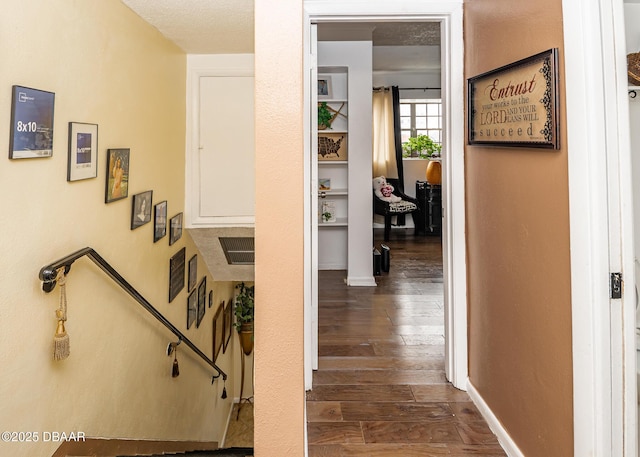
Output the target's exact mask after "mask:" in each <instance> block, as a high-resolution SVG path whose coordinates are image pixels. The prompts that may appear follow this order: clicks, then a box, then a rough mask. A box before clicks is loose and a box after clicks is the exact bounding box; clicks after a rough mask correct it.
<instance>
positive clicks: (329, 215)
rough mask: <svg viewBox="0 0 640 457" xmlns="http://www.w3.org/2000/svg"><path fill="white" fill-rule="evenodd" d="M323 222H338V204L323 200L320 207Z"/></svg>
mask: <svg viewBox="0 0 640 457" xmlns="http://www.w3.org/2000/svg"><path fill="white" fill-rule="evenodd" d="M320 213H321V214H320V216H321V219H322V222H324V223H326V222H336V202H335V201H334V200H324V199H323V200H322V203H321V205H320Z"/></svg>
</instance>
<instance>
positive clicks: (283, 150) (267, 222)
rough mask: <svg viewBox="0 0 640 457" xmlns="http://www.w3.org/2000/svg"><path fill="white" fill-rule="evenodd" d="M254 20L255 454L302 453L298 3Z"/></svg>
mask: <svg viewBox="0 0 640 457" xmlns="http://www.w3.org/2000/svg"><path fill="white" fill-rule="evenodd" d="M255 18H256V19H255V36H256V45H255V46H256V48H255V55H256V61H255V64H256V67H255V81H256V99H255V101H256V105H255V108H256V125H255V129H256V130H255V132H256V231H255V237H256V280H255V283H256V303H258V304H257V306H256V324H255V325H256V328H255V332H256V336H255V338H256V348H255V357H256V359H255V360H256V368H255V372H256V387H255V392H256V403H255V435H254V439H255V450H256V455H258V456H263V457H268V456H302V455H304V454H303V452H304V438H303V437H304V429H305V422H304V414H303V411H304V377H303V238H302V236H303V230H302V227H303V222H304V211H303V195H304V192H303V183H302V176H303V137H302V131H303V127H302V117H303V116H302V46H298V44H301V43H302V2H301V1H299V0H282V1H279V2H273V1H270V0H256V2H255ZM283 138H286V141H283ZM274 187H277V188H281V189H286V192H284V193H281V194H280V197H279V198H277V199H274V198H273V189H274Z"/></svg>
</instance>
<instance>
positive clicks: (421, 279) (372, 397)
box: [307, 229, 506, 457]
mask: <svg viewBox="0 0 640 457" xmlns="http://www.w3.org/2000/svg"><path fill="white" fill-rule="evenodd" d="M375 235H376V236H375V238H376V246H378V247H379V246H380V243H384V244H386V245H388V246H389V247H390V249H391V251H390V253H391V262H390V266H391V268H390V271H389V273H383V274H382V276H378V277H377V278H376V281H377V283H378V287H347V286H346V285H345V283H344V277H345V272H344V271H321V272H320V274H319V291H320V292H319V300H318V301H319V338H318V339H319V341H318V345H319V367H318V370H317V371H316V372H315V373H314V376H313V390H311V391H310V392H308V393H307V418H308V423H307V431H308V439H309V456H310V457H364V456H366V457H385V456H389V457H391V456H393V457H413V456H420V457H429V456H443V455H446V456H450V457H464V456H484V457H504V456H505V455H506V454H505V453H504V451H503V450H502V448H501V447H500V445H499V444H498V441H497V439H496V438H495V436H494V435H493V434H492V433H491V431H490V430H489V428H488V426H487V424H486V423H485V421H484V420H483V418H482V416H481V415H480V413H479V412H478V410H477V409H476V407H475V406H474V404H473V403H472V402H471V400H470V399H469V396H468V395H467V394H466V393H465V392H462V391H459V390H457V389H455V388H454V387H452V386H451V385H450V384H449V383H448V382H447V381H446V379H445V374H444V309H443V289H442V250H441V245H440V239H439V238H437V237H414V236H413V230H398V229H394V230H392V235H391V240H390V241H388V242H384V241H382V240H381V235H382V233H381V232H380V233H378V230H376V231H375Z"/></svg>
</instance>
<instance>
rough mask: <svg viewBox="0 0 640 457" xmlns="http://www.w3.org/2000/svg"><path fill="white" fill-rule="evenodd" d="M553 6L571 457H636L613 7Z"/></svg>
mask: <svg viewBox="0 0 640 457" xmlns="http://www.w3.org/2000/svg"><path fill="white" fill-rule="evenodd" d="M562 6H563V11H564V12H565V14H564V51H565V52H564V54H565V55H564V61H565V62H564V63H565V66H564V68H565V74H566V75H565V77H564V79H565V81H566V82H567V84H566V107H567V137H568V138H567V140H568V165H569V205H570V208H569V210H570V236H571V295H572V321H573V324H572V338H573V391H574V395H573V409H574V455H580V456H601V455H603V456H604V455H616V456H621V457H623V456H624V457H636V455H637V454H636V444H635V435H636V430H635V428H636V418H635V415H636V408H637V405H636V401H635V391H636V385H635V384H636V381H635V347H634V346H635V343H634V341H633V339H634V330H633V329H634V328H635V326H634V325H633V324H635V319H634V308H633V303H634V299H633V290H634V287H633V284H634V274H633V255H632V253H633V239H632V235H631V233H632V232H631V230H632V208H631V205H630V199H631V190H630V189H631V185H630V184H631V182H630V174H629V173H630V171H629V170H630V162H629V161H630V149H629V144H628V137H629V129H628V107H627V105H626V99H624V98H623V97H621V95H622V94H624V96H626V82H625V81H626V77H625V76H624V73H626V70H625V66H626V63H625V59H624V21H623V15H622V2H621V1H619V0H591V1H584V0H563V2H562ZM621 19H622V22H621ZM620 34H622V38H620ZM625 111H626V114H625ZM625 119H626V121H625ZM612 268H613V269H615V270H613V271H621V272H622V273H623V276H624V279H625V283H626V284H625V288H624V293H623V297H622V300H610V299H609V281H608V278H609V273H610V271H612V270H611V269H612ZM623 305H624V307H623ZM620 334H622V337H621V338H620V337H618V335H620ZM625 367H627V369H626V370H625ZM625 405H627V406H628V407H625Z"/></svg>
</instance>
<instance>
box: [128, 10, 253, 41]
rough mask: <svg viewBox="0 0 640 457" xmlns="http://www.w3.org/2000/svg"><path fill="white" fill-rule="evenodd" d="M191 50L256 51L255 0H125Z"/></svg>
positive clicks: (164, 33)
mask: <svg viewBox="0 0 640 457" xmlns="http://www.w3.org/2000/svg"><path fill="white" fill-rule="evenodd" d="M122 3H124V4H125V5H127V6H128V7H129V8H131V9H132V10H133V11H134V12H135V13H136V14H137V15H138V16H140V17H141V18H142V19H144V20H145V21H147V22H148V23H149V24H151V25H153V26H154V27H155V28H157V29H158V30H159V31H160V33H162V34H163V35H164V36H165V37H167V38H168V39H169V40H171V41H172V42H174V43H175V44H176V45H178V46H179V47H180V48H181V49H182V50H183V51H184V52H186V53H187V54H245V53H252V52H253V36H254V35H253V9H254V8H253V0H181V1H178V0H122Z"/></svg>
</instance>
